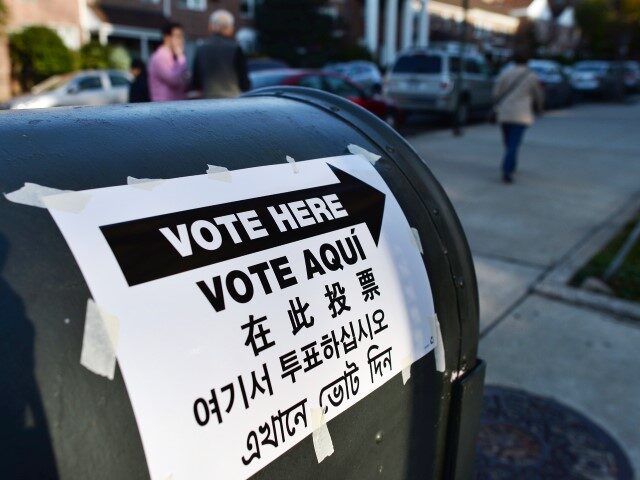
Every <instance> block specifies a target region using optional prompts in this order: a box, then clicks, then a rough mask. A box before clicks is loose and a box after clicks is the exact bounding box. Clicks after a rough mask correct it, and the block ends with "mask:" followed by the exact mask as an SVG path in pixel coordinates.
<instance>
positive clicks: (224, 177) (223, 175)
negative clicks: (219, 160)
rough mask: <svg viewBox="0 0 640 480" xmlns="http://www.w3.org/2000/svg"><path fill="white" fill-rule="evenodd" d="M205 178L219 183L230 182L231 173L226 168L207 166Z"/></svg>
mask: <svg viewBox="0 0 640 480" xmlns="http://www.w3.org/2000/svg"><path fill="white" fill-rule="evenodd" d="M207 176H208V177H209V178H211V179H213V180H220V181H221V182H230V181H231V172H229V169H228V168H227V167H219V166H217V165H209V164H207Z"/></svg>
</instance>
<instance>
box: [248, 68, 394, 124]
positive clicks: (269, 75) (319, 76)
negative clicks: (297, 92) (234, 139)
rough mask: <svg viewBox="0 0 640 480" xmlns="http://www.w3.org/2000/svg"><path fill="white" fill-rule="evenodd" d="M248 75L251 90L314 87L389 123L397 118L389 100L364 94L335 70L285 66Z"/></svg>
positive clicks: (375, 95)
mask: <svg viewBox="0 0 640 480" xmlns="http://www.w3.org/2000/svg"><path fill="white" fill-rule="evenodd" d="M249 76H250V78H251V88H252V89H256V88H262V87H271V86H276V85H292V86H298V87H308V88H316V89H318V90H324V91H325V92H329V93H333V94H334V95H338V96H340V97H344V98H346V99H348V100H351V101H352V102H353V103H355V104H357V105H360V106H361V107H363V108H365V109H366V110H369V111H370V112H371V113H373V114H375V115H376V116H378V117H380V118H381V119H383V120H384V121H386V122H387V123H389V124H390V125H395V123H396V120H397V111H396V108H395V106H394V105H393V103H392V102H391V101H390V100H389V99H387V98H385V97H384V96H382V95H378V94H368V93H367V92H365V91H364V90H363V89H362V88H361V87H359V86H358V85H356V84H355V83H353V82H352V81H351V80H349V79H348V78H346V77H343V76H342V75H339V74H336V73H330V72H322V71H318V70H299V69H292V68H288V69H280V70H267V71H260V72H251V73H250V75H249Z"/></svg>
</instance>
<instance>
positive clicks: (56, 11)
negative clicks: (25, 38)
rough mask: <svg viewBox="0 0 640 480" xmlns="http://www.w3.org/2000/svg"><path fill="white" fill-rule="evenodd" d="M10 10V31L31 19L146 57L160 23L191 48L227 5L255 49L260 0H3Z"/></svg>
mask: <svg viewBox="0 0 640 480" xmlns="http://www.w3.org/2000/svg"><path fill="white" fill-rule="evenodd" d="M4 1H5V3H6V5H7V7H8V10H9V22H8V25H7V32H8V33H11V32H13V31H18V30H20V29H22V28H24V27H27V26H30V25H46V26H48V27H50V28H51V29H53V30H55V31H56V32H57V33H58V35H60V37H61V38H62V40H63V42H64V43H65V44H66V45H67V47H69V48H71V49H73V50H77V49H78V48H80V46H82V45H83V44H84V43H86V42H88V41H89V40H92V39H95V40H98V41H100V42H101V43H103V44H111V45H122V46H124V47H125V48H126V49H127V50H128V51H129V52H130V54H131V56H132V57H140V58H142V59H145V60H146V59H147V58H148V57H149V55H150V54H151V53H152V52H153V50H154V49H155V47H156V46H157V45H158V44H159V43H160V40H161V35H160V28H161V27H162V26H163V25H164V24H165V23H166V22H168V21H169V19H171V20H172V21H177V22H180V23H181V24H182V25H183V26H184V29H185V33H186V36H187V54H188V55H189V54H190V53H191V52H192V51H193V48H194V44H195V41H197V39H199V38H203V37H205V36H206V35H207V24H208V19H209V15H210V14H211V12H213V11H214V10H216V9H218V8H225V9H227V10H229V11H230V12H231V13H233V14H234V15H235V17H236V19H237V27H238V39H239V41H241V43H243V46H244V47H245V48H247V49H248V50H251V48H253V47H254V46H255V33H254V32H253V29H252V28H251V25H252V23H253V14H254V11H255V2H256V0H4ZM6 43H7V42H6V38H3V37H2V36H0V100H3V99H5V98H7V97H8V96H9V93H10V88H9V85H10V65H9V55H8V46H7V44H6Z"/></svg>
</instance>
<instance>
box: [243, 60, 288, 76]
mask: <svg viewBox="0 0 640 480" xmlns="http://www.w3.org/2000/svg"><path fill="white" fill-rule="evenodd" d="M281 68H289V65H287V64H286V63H285V62H283V61H282V60H276V59H275V58H269V57H264V58H250V59H249V60H247V70H248V71H249V72H261V71H263V70H277V69H281Z"/></svg>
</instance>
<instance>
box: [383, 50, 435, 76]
mask: <svg viewBox="0 0 640 480" xmlns="http://www.w3.org/2000/svg"><path fill="white" fill-rule="evenodd" d="M441 70H442V57H441V56H440V55H425V54H415V55H405V56H403V57H400V58H399V59H398V61H397V62H396V64H395V65H394V67H393V71H394V73H440V71H441Z"/></svg>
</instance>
